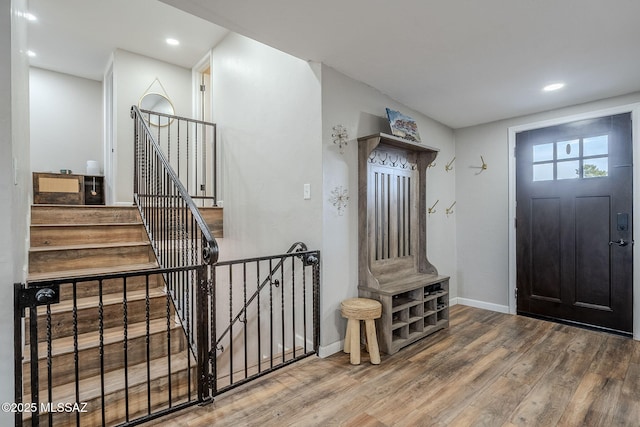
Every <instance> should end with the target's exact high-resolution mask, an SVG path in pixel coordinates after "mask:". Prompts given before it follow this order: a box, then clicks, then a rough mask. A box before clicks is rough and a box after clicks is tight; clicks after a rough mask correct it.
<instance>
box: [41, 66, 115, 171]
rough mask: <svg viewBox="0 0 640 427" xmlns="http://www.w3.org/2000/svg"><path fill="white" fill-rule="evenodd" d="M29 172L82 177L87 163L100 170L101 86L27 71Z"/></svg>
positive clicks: (76, 79)
mask: <svg viewBox="0 0 640 427" xmlns="http://www.w3.org/2000/svg"><path fill="white" fill-rule="evenodd" d="M29 76H30V79H29V85H30V115H31V124H30V130H31V170H32V171H34V172H58V171H59V170H60V169H71V170H72V171H73V172H74V173H86V166H87V160H95V161H97V162H98V164H99V165H100V169H101V170H102V166H103V164H104V163H103V146H102V135H103V134H102V128H103V124H102V121H103V120H102V83H101V82H99V81H95V80H89V79H84V78H81V77H75V76H71V75H68V74H61V73H57V72H54V71H48V70H43V69H40V68H31V69H30V70H29Z"/></svg>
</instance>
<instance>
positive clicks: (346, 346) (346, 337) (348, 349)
mask: <svg viewBox="0 0 640 427" xmlns="http://www.w3.org/2000/svg"><path fill="white" fill-rule="evenodd" d="M344 352H345V353H347V354H349V353H351V319H347V331H346V332H345V334H344Z"/></svg>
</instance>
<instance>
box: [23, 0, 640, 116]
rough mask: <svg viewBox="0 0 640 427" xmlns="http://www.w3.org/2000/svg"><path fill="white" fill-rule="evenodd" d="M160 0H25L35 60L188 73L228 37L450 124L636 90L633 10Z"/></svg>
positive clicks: (637, 29) (540, 1)
mask: <svg viewBox="0 0 640 427" xmlns="http://www.w3.org/2000/svg"><path fill="white" fill-rule="evenodd" d="M161 1H162V2H164V3H166V4H163V3H160V2H158V1H156V0H136V1H130V0H108V1H98V0H30V10H31V11H32V12H33V13H34V14H36V15H37V16H38V17H39V18H40V20H39V21H38V22H36V23H33V25H32V26H31V27H30V39H31V41H32V42H33V45H32V46H33V47H32V49H33V50H36V49H37V50H36V52H37V53H38V57H36V58H33V60H32V64H33V65H35V66H40V67H43V68H49V69H53V70H57V71H62V72H68V73H71V74H77V75H82V76H85V77H89V78H94V79H101V77H102V73H103V71H104V68H105V66H106V62H107V59H106V58H108V55H109V54H110V52H111V51H113V49H114V48H116V47H119V48H122V49H126V50H130V51H132V52H136V53H140V54H145V55H148V56H152V57H155V58H158V59H161V60H164V61H167V62H170V63H175V64H178V65H181V66H184V67H188V68H190V67H191V66H193V65H194V64H195V63H196V62H197V61H198V60H199V59H200V58H201V57H202V56H203V55H204V53H205V52H206V51H207V50H208V49H209V48H210V47H212V46H214V45H215V44H216V43H217V41H219V40H220V39H221V38H222V37H224V35H226V32H227V31H226V30H225V28H226V29H229V30H231V31H234V32H237V33H240V34H243V35H246V36H248V37H251V38H253V39H256V40H258V41H260V42H262V43H265V44H267V45H270V46H273V47H275V48H278V49H280V50H282V51H284V52H287V53H290V54H292V55H294V56H297V57H299V58H302V59H305V60H310V61H317V62H322V63H324V64H326V65H328V66H330V67H333V68H335V69H336V70H338V71H340V72H342V73H344V74H346V75H348V76H350V77H352V78H354V79H356V80H359V81H362V82H364V83H366V84H368V85H371V86H373V87H375V88H377V89H379V90H380V91H381V92H383V93H385V94H387V95H389V96H390V97H391V98H393V99H395V100H397V101H399V102H401V103H403V104H405V105H407V106H409V107H411V108H413V109H415V110H417V111H419V112H421V113H424V114H425V115H427V116H429V117H431V118H433V119H436V120H438V121H440V122H442V123H444V124H446V125H448V126H450V127H452V128H460V127H466V126H471V125H475V124H479V123H486V122H491V121H495V120H499V119H504V118H508V117H515V116H521V115H525V114H531V113H535V112H539V111H545V110H550V109H554V108H560V107H563V106H568V105H575V104H580V103H584V102H589V101H593V100H597V99H603V98H608V97H612V96H617V95H622V94H627V93H631V92H636V91H640V78H639V77H638V76H640V49H639V48H638V42H639V41H640V25H638V24H637V19H638V16H640V1H637V0H563V1H557V0H482V1H478V0H395V1H389V0H386V1H381V0H349V1H344V0H323V1H316V0H269V1H265V0H241V1H240V0H161ZM168 5H173V6H175V7H177V8H180V9H182V10H184V11H186V12H189V14H193V15H196V16H198V17H200V18H202V19H200V18H195V17H194V16H191V15H189V14H187V13H184V12H181V11H177V10H176V9H173V8H172V7H170V6H168ZM210 22H211V23H215V24H217V25H219V26H220V27H219V26H217V25H212V24H210ZM166 37H175V38H178V39H180V40H181V41H182V44H181V45H180V47H179V49H176V48H171V47H169V46H166V45H165V44H164V39H165V38H166ZM89 65H91V67H90V66H89ZM85 68H86V69H85ZM560 81H561V82H564V83H566V86H565V87H564V88H563V89H561V90H558V91H555V92H543V91H542V87H543V86H545V85H547V84H549V83H555V82H560Z"/></svg>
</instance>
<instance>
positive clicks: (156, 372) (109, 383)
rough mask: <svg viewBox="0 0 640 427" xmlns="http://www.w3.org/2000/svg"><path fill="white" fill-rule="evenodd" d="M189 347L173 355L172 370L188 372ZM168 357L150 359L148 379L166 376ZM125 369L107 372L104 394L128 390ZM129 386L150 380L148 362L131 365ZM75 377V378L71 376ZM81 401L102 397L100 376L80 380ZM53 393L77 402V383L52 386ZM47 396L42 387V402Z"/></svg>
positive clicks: (61, 399)
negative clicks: (148, 371) (187, 354)
mask: <svg viewBox="0 0 640 427" xmlns="http://www.w3.org/2000/svg"><path fill="white" fill-rule="evenodd" d="M187 351H188V350H185V351H182V352H180V353H177V354H173V355H172V356H171V373H172V374H173V375H175V374H176V373H180V372H185V374H186V371H187V368H188V366H189V365H188V361H187V356H186V353H187ZM189 359H191V368H192V369H195V367H196V362H195V360H194V358H193V357H189ZM167 364H168V362H167V359H166V358H160V359H154V360H151V361H150V362H149V367H150V378H149V381H154V380H156V379H161V378H164V377H166V376H167ZM124 373H125V369H124V368H122V369H117V370H115V371H111V372H107V373H105V374H104V389H105V390H104V392H105V396H107V395H109V394H111V393H116V392H118V391H121V390H124V389H125V383H124ZM127 376H128V387H129V388H130V389H131V388H133V387H135V386H137V385H142V384H145V383H146V382H147V363H146V362H145V363H139V364H137V365H132V366H129V369H128V372H127ZM71 380H72V379H71ZM191 380H192V382H194V383H195V382H196V381H197V378H196V377H195V374H193V375H192V377H191ZM79 389H80V400H81V401H83V402H86V401H90V400H92V399H99V398H100V396H101V381H100V376H99V375H96V376H93V377H89V378H85V379H82V380H80V381H79ZM52 396H53V401H54V402H75V401H76V388H75V383H74V382H73V380H72V382H70V383H68V384H63V385H59V386H55V387H53V388H52ZM47 399H48V393H47V390H46V389H44V390H40V401H41V402H45V401H47Z"/></svg>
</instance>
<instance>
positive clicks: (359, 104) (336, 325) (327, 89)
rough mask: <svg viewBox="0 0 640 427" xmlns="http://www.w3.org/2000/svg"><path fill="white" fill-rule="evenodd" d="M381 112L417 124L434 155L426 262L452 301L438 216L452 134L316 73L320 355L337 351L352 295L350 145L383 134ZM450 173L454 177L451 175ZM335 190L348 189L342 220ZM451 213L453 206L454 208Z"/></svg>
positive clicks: (354, 164) (449, 183)
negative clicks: (338, 135)
mask: <svg viewBox="0 0 640 427" xmlns="http://www.w3.org/2000/svg"><path fill="white" fill-rule="evenodd" d="M385 107H389V108H392V109H396V110H399V111H401V112H403V113H405V114H407V115H409V116H411V117H413V118H414V119H415V120H416V122H417V123H418V131H419V132H420V137H421V139H422V142H423V143H424V144H426V145H429V146H432V147H435V148H438V149H440V153H439V154H438V157H437V158H436V160H435V163H436V167H433V168H429V169H428V171H427V204H428V205H429V206H431V205H432V204H433V203H435V201H436V200H440V202H439V203H438V205H437V207H436V208H437V212H436V213H434V214H432V215H430V216H429V217H428V219H427V236H428V238H427V240H428V245H427V246H428V248H427V257H428V258H429V261H430V262H431V263H432V264H433V265H435V266H436V268H437V269H438V272H439V273H440V274H442V275H448V276H451V282H450V285H451V287H450V289H451V297H452V298H455V297H456V289H457V286H456V250H455V241H456V215H457V209H456V207H454V214H452V215H450V216H448V217H447V216H446V215H445V208H446V207H448V206H450V205H451V204H452V203H453V202H454V201H455V200H456V195H455V174H454V173H453V171H452V172H445V169H444V165H445V163H446V162H448V161H449V160H451V159H452V158H453V156H454V155H455V144H454V139H453V131H452V130H451V129H450V128H448V127H447V126H445V125H443V124H441V123H438V122H436V121H434V120H432V119H430V118H428V117H426V116H424V115H422V114H419V113H417V112H415V111H413V110H411V109H409V108H408V107H406V106H404V105H402V104H399V103H398V102H396V101H394V100H393V99H391V98H389V97H388V96H386V95H384V94H382V93H381V92H379V91H378V90H377V89H374V88H372V87H371V86H367V85H365V84H364V83H361V82H358V81H356V80H353V79H351V78H349V77H347V76H345V75H344V74H341V73H339V72H338V71H336V70H334V69H332V68H330V67H328V66H323V67H322V122H323V125H322V158H323V194H322V200H323V207H322V215H323V235H322V263H323V268H322V301H321V325H322V329H321V335H322V336H321V346H322V349H321V355H325V354H331V353H333V352H335V351H337V350H339V349H340V341H341V340H343V339H344V331H345V326H346V321H345V320H344V319H343V318H342V317H341V316H340V302H341V301H342V300H344V299H345V298H351V297H354V296H357V295H358V157H357V153H358V147H357V138H358V137H362V136H367V135H371V134H374V133H378V132H385V133H390V131H389V122H388V121H387V118H386V110H385ZM338 124H341V125H343V126H344V127H345V128H346V129H347V131H348V134H349V141H348V145H347V147H346V148H345V149H344V154H340V150H339V148H338V147H337V146H336V145H335V144H334V143H333V139H332V137H331V134H332V133H333V129H332V128H333V126H336V125H338ZM454 170H455V169H454ZM338 186H342V187H343V188H346V189H348V192H349V202H348V203H349V205H348V207H347V209H346V211H345V213H344V215H343V216H340V215H338V213H337V211H336V209H335V208H334V206H333V205H332V204H331V203H330V202H329V201H328V199H329V198H330V197H331V191H332V190H333V189H334V188H335V187H338ZM456 206H457V205H456Z"/></svg>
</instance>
